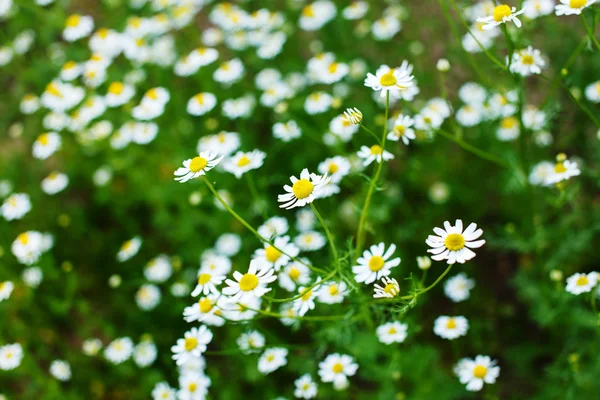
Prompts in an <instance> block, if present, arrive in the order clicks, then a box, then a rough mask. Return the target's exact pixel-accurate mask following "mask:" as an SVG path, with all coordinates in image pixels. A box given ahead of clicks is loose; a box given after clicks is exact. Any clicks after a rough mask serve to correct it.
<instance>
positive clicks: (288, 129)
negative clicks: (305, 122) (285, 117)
mask: <svg viewBox="0 0 600 400" xmlns="http://www.w3.org/2000/svg"><path fill="white" fill-rule="evenodd" d="M300 136H302V130H301V129H300V127H299V126H298V124H297V123H296V121H293V120H291V121H288V122H278V123H276V124H275V125H273V137H275V139H279V140H281V141H283V142H289V141H291V140H293V139H297V138H299V137H300Z"/></svg>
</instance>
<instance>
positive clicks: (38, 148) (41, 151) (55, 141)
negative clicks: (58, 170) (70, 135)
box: [32, 132, 62, 160]
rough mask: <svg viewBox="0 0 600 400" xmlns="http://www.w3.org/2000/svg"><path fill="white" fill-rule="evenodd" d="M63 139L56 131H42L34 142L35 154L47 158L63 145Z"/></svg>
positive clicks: (33, 149) (43, 158) (41, 158)
mask: <svg viewBox="0 0 600 400" xmlns="http://www.w3.org/2000/svg"><path fill="white" fill-rule="evenodd" d="M61 143H62V140H61V138H60V135H59V134H58V133H56V132H48V133H42V134H41V135H40V136H38V138H37V139H36V140H35V142H34V143H33V148H32V152H33V156H34V157H35V158H37V159H39V160H45V159H47V158H48V157H50V156H51V155H52V154H54V153H55V152H56V151H57V150H58V149H60V147H61Z"/></svg>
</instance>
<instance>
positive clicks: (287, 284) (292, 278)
mask: <svg viewBox="0 0 600 400" xmlns="http://www.w3.org/2000/svg"><path fill="white" fill-rule="evenodd" d="M277 282H279V286H281V287H282V288H283V289H285V290H287V291H288V292H295V291H296V288H297V287H298V285H303V286H306V285H307V284H308V283H309V282H310V269H309V268H308V267H307V266H306V265H304V264H302V263H300V262H297V261H292V262H290V263H289V264H287V265H286V266H285V267H284V268H283V269H282V270H281V271H280V272H279V274H278V279H277Z"/></svg>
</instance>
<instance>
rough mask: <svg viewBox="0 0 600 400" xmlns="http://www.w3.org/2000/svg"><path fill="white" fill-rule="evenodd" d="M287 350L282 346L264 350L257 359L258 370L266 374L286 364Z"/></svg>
mask: <svg viewBox="0 0 600 400" xmlns="http://www.w3.org/2000/svg"><path fill="white" fill-rule="evenodd" d="M287 355H288V350H287V349H285V348H282V347H273V348H271V349H267V350H265V352H264V353H262V355H261V356H260V358H259V359H258V371H259V372H260V373H261V374H263V375H268V374H270V373H271V372H273V371H276V370H277V369H279V368H281V367H283V366H284V365H286V364H287Z"/></svg>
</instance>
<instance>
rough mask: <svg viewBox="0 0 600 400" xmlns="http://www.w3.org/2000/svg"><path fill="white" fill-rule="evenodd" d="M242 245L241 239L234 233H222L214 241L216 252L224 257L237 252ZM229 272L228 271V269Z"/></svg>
mask: <svg viewBox="0 0 600 400" xmlns="http://www.w3.org/2000/svg"><path fill="white" fill-rule="evenodd" d="M241 247H242V240H241V239H240V237H239V235H236V234H235V233H224V234H222V235H221V236H219V237H218V239H217V241H216V242H215V249H216V250H217V253H219V254H221V255H223V256H225V257H233V256H235V255H236V254H237V253H239V251H240V249H241ZM228 272H229V271H228Z"/></svg>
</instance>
